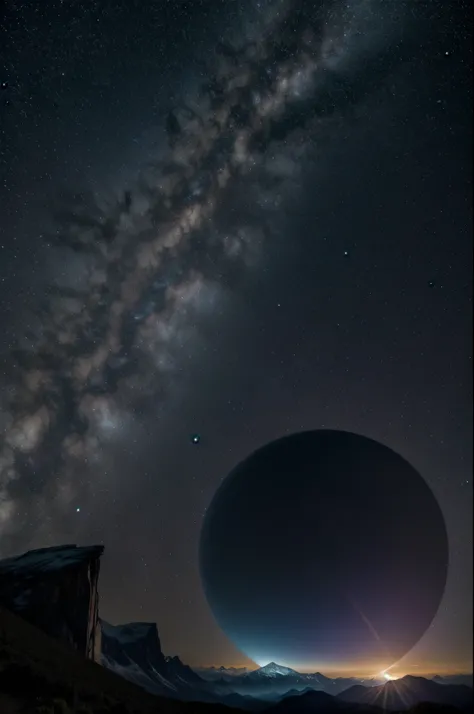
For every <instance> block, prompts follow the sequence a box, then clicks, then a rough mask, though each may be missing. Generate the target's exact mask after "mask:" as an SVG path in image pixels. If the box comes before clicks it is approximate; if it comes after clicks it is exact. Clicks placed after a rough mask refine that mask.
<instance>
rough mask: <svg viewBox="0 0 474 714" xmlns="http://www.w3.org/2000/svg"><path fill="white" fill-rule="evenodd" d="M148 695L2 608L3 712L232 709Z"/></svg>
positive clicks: (188, 713) (123, 713)
mask: <svg viewBox="0 0 474 714" xmlns="http://www.w3.org/2000/svg"><path fill="white" fill-rule="evenodd" d="M229 711H230V710H229V709H228V708H227V707H225V706H221V705H212V704H205V705H204V704H195V703H182V702H176V701H171V700H167V699H163V698H160V697H156V696H153V695H152V694H149V693H148V692H146V691H145V690H144V689H141V688H140V687H138V686H136V685H134V684H132V683H131V682H128V681H127V680H125V679H123V678H122V677H119V676H118V675H116V674H114V673H113V672H110V671H109V670H107V669H105V668H104V667H102V666H101V665H99V664H97V663H96V662H93V661H91V660H86V659H85V658H84V657H82V656H81V655H80V654H79V653H77V652H76V651H74V650H73V649H72V648H70V647H68V646H67V645H65V644H63V643H62V642H60V641H57V640H54V639H52V638H50V637H48V636H47V635H45V634H44V633H43V632H41V630H39V629H37V628H36V627H33V626H32V625H30V624H29V623H27V622H25V621H24V620H22V619H21V618H19V617H17V616H16V615H13V614H12V613H10V612H9V611H7V610H6V609H5V608H0V714H30V713H31V714H73V713H74V714H161V713H163V714H178V713H179V714H181V713H182V714H201V712H202V713H203V714H208V713H209V714H224V713H227V714H229Z"/></svg>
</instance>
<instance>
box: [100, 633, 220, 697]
mask: <svg viewBox="0 0 474 714" xmlns="http://www.w3.org/2000/svg"><path fill="white" fill-rule="evenodd" d="M101 628H102V659H101V661H102V664H103V665H104V667H107V669H111V670H112V671H114V672H115V673H117V674H120V675H121V676H122V677H125V678H126V679H128V680H130V681H132V682H135V683H136V684H139V685H140V686H142V687H144V688H145V689H147V690H148V691H150V692H153V693H154V694H164V695H166V696H169V697H178V698H188V697H193V696H197V693H198V691H199V692H200V690H201V689H204V690H206V689H207V688H206V686H205V683H204V681H203V680H202V679H201V677H199V675H197V674H196V672H194V671H193V670H192V669H191V667H188V666H187V665H185V664H183V663H182V662H181V660H180V659H179V657H165V656H164V654H163V652H162V650H161V643H160V638H159V636H158V630H157V627H156V624H155V623H154V622H130V623H128V624H126V625H110V624H109V623H108V622H105V621H104V620H101Z"/></svg>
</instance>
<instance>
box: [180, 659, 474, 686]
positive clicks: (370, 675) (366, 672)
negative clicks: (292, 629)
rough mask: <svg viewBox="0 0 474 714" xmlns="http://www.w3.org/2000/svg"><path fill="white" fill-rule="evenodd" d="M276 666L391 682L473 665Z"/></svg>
mask: <svg viewBox="0 0 474 714" xmlns="http://www.w3.org/2000/svg"><path fill="white" fill-rule="evenodd" d="M275 662H276V663H277V664H281V665H282V666H288V667H290V668H291V669H294V670H295V671H297V672H302V673H308V674H314V673H315V672H320V673H321V674H323V675H324V676H326V677H329V678H330V679H331V678H332V679H336V678H338V677H354V678H356V679H386V680H387V681H393V680H397V679H401V678H402V677H405V676H407V675H411V676H414V677H432V676H434V675H436V674H438V675H440V676H448V675H454V674H472V671H473V665H472V662H464V663H460V664H459V665H455V664H454V665H450V666H446V665H444V664H440V663H436V662H426V663H425V664H418V665H406V666H405V667H403V664H402V663H400V664H399V666H397V663H395V664H394V665H391V666H388V667H387V666H385V667H384V665H383V663H382V664H381V663H380V662H379V663H378V664H377V663H374V664H369V663H367V662H364V663H361V665H360V666H359V667H354V664H353V663H351V664H350V665H349V664H347V665H346V664H340V665H336V664H335V663H331V665H327V666H325V665H323V664H321V663H319V664H317V663H315V664H314V665H313V666H310V667H308V666H304V667H298V666H297V665H294V666H292V667H291V666H290V665H288V664H287V663H285V662H278V660H277V659H275ZM191 666H195V667H215V668H216V669H218V668H219V667H225V668H226V669H231V668H234V669H243V668H246V669H248V670H254V669H259V665H258V664H256V663H255V662H249V661H248V660H247V661H240V662H237V663H236V662H232V663H230V664H227V663H222V662H220V663H219V664H199V665H198V664H194V665H191Z"/></svg>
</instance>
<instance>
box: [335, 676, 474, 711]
mask: <svg viewBox="0 0 474 714" xmlns="http://www.w3.org/2000/svg"><path fill="white" fill-rule="evenodd" d="M338 698H339V699H340V700H342V701H344V702H352V703H357V704H372V705H376V706H379V707H381V708H383V709H388V710H391V711H403V710H406V709H410V707H413V706H415V705H418V704H420V703H423V702H430V703H432V704H438V705H449V706H454V707H457V708H458V709H462V710H469V709H470V708H471V706H472V689H471V688H470V687H467V686H465V685H463V684H439V683H438V682H435V681H433V680H430V679H425V678H424V677H413V676H411V675H407V676H406V677H402V678H401V679H397V680H393V681H390V682H387V683H386V684H383V685H381V686H378V687H363V686H361V685H354V686H353V687H350V688H349V689H347V690H346V691H344V692H342V693H341V694H339V695H338Z"/></svg>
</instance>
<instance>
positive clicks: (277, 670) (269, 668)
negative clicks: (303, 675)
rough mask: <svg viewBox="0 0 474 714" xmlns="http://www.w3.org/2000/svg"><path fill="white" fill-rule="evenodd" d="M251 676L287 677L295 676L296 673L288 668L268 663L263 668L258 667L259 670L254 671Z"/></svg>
mask: <svg viewBox="0 0 474 714" xmlns="http://www.w3.org/2000/svg"><path fill="white" fill-rule="evenodd" d="M253 674H257V675H262V676H265V677H288V676H289V675H294V674H297V672H295V670H294V669H290V668H289V667H283V666H282V665H280V664H277V663H276V662H269V663H268V664H266V665H265V666H264V667H260V669H257V670H255V672H253Z"/></svg>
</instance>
